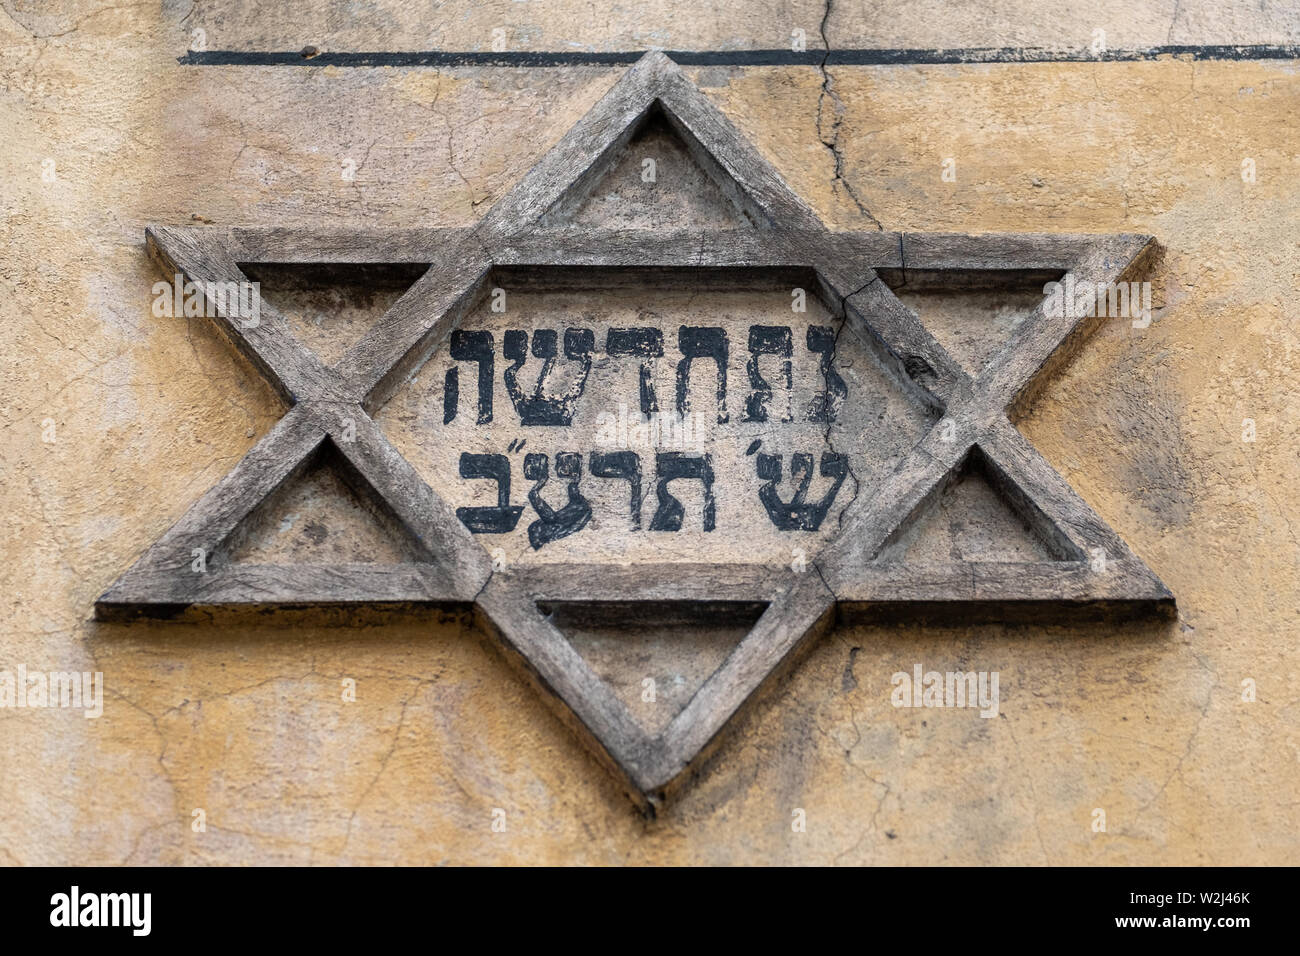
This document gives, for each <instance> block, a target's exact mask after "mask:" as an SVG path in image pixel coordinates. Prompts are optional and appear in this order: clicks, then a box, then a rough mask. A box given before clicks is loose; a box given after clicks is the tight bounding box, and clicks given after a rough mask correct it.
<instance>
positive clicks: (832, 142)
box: [817, 0, 885, 232]
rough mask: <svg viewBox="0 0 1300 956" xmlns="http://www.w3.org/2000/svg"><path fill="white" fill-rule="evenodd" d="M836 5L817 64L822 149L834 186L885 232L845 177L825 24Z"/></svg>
mask: <svg viewBox="0 0 1300 956" xmlns="http://www.w3.org/2000/svg"><path fill="white" fill-rule="evenodd" d="M834 5H835V0H826V10H825V12H824V13H823V14H822V22H821V25H820V26H819V27H818V29H819V31H820V32H821V37H822V46H823V47H825V49H826V53H825V55H824V56H822V61H821V63H819V64H818V65H817V69H818V70H820V71H821V75H822V88H821V93H820V94H819V95H818V97H817V138H818V139H819V140H821V144H822V145H823V146H825V147H826V148H827V149H828V150H830V154H831V159H832V160H833V161H834V163H835V167H834V169H835V172H834V175H833V176H832V177H831V185H832V187H835V186H839V187H842V188H843V189H844V192H845V193H847V194H848V197H849V198H850V199H851V200H853V205H855V206H856V207H857V208H858V212H860V213H861V214H862V215H864V216H866V217H867V218H868V219H870V220H871V222H872V223H873V224H874V225H875V227H876V228H877V229H879V230H881V231H882V232H883V231H884V228H885V227H884V226H882V225H881V224H880V220H879V219H877V218H876V217H875V216H873V215H872V214H871V210H870V209H868V208H867V207H866V205H865V204H864V203H863V202H862V200H861V199H860V198H858V194H857V192H856V191H855V190H854V189H853V187H852V186H851V185H850V184H849V181H848V180H847V179H845V178H844V154H843V153H842V152H841V151H840V146H839V140H840V126H841V125H842V124H843V122H844V101H843V100H841V99H840V97H839V94H837V93H836V92H835V81H834V80H833V79H832V78H831V74H830V70H828V69H827V68H826V64H827V61H829V60H830V58H831V43H830V40H829V39H827V37H826V23H827V21H829V20H830V18H831V9H832V7H834ZM827 97H829V98H830V100H831V105H832V111H833V115H834V122H833V123H831V135H830V138H829V139H827V137H826V134H825V133H824V132H823V128H824V127H823V122H822V116H823V111H824V108H825V104H826V99H827Z"/></svg>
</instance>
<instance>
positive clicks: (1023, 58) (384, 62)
mask: <svg viewBox="0 0 1300 956" xmlns="http://www.w3.org/2000/svg"><path fill="white" fill-rule="evenodd" d="M644 53H645V51H643V50H632V51H624V52H611V53H594V52H588V51H583V50H572V51H567V52H563V51H555V52H529V51H523V50H512V51H507V52H504V53H483V52H475V51H464V52H456V51H450V50H430V51H425V52H415V51H412V52H401V51H397V52H389V53H383V52H377V53H346V52H332V51H324V52H320V53H314V54H309V53H307V52H288V53H283V52H276V51H259V50H203V51H197V50H191V51H190V52H188V53H186V54H185V55H184V56H182V57H179V58H178V62H179V63H181V64H183V65H185V66H346V67H366V66H372V67H373V66H434V67H450V66H506V67H547V66H628V65H629V64H632V63H635V62H636V61H637V60H638V59H639V58H640V57H641V56H643V55H644ZM664 53H666V54H667V55H668V56H669V57H670V58H672V59H673V60H674V61H675V62H677V63H680V64H681V65H682V66H821V65H822V64H823V63H825V64H826V65H828V66H911V65H926V64H945V63H1133V62H1138V61H1147V60H1158V59H1160V58H1162V57H1182V58H1185V59H1190V60H1293V59H1300V44H1260V45H1248V46H1230V45H1209V46H1182V45H1177V44H1175V45H1166V46H1153V47H1145V48H1142V49H1137V50H1105V51H1103V52H1101V53H1093V52H1092V51H1091V50H1090V49H1087V48H1082V49H1062V50H1053V49H1043V48H1038V47H976V48H965V49H951V50H831V51H830V52H829V53H827V52H826V51H825V50H806V51H803V52H795V51H791V50H665V51H664Z"/></svg>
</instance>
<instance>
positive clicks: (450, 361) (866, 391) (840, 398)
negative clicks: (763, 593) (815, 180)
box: [379, 274, 929, 563]
mask: <svg viewBox="0 0 1300 956" xmlns="http://www.w3.org/2000/svg"><path fill="white" fill-rule="evenodd" d="M499 281H500V282H501V283H502V284H501V285H500V286H495V287H494V290H495V289H499V290H501V291H500V292H496V291H493V292H492V293H491V294H489V295H486V296H485V297H484V301H483V303H482V305H481V306H480V307H479V308H478V309H477V310H476V311H475V312H474V313H473V314H472V315H471V316H469V317H468V318H467V319H466V321H465V322H463V323H462V324H461V326H460V327H458V328H457V329H455V330H454V331H453V332H452V333H451V336H450V339H449V342H448V347H447V349H446V350H445V352H443V353H442V354H440V355H438V356H435V358H434V359H433V360H431V362H430V363H429V364H428V365H427V366H426V367H425V368H424V369H421V370H419V371H417V372H416V374H415V375H414V376H412V378H411V380H410V381H408V382H407V383H405V385H403V386H402V387H401V388H400V389H399V390H398V391H397V393H396V394H395V396H394V397H393V399H392V400H391V401H390V402H389V403H388V405H387V406H386V407H385V408H384V409H383V410H382V412H381V414H380V416H379V421H380V425H381V427H382V428H383V429H384V430H385V432H386V433H387V434H388V435H389V436H390V438H391V439H392V440H393V442H394V443H395V444H396V445H397V447H398V448H399V449H400V450H401V451H402V453H403V454H404V455H405V456H406V457H407V458H408V459H409V460H410V461H411V462H412V463H413V464H414V465H415V466H416V468H417V469H419V470H420V472H421V474H422V475H423V476H424V477H425V479H426V480H428V481H429V483H430V484H431V485H432V486H433V487H434V488H435V489H436V490H437V491H438V493H439V494H440V495H442V496H444V497H445V498H446V499H447V500H448V501H450V502H454V503H455V505H456V506H457V512H456V513H457V515H458V516H459V517H460V520H461V521H462V522H463V523H464V525H465V527H466V528H468V529H469V530H470V531H471V532H473V533H474V534H475V535H476V536H477V537H478V538H479V539H480V540H481V543H482V544H483V545H484V546H486V547H488V548H489V550H491V549H495V548H503V549H504V550H505V551H506V553H507V554H509V555H510V556H511V558H512V559H517V560H526V561H545V560H548V559H549V560H567V561H572V560H590V559H592V558H595V557H606V556H608V557H617V558H622V559H638V560H639V559H650V558H657V557H662V558H673V557H693V558H695V559H706V558H707V559H709V560H718V561H746V562H768V563H773V562H777V563H788V562H789V561H790V560H791V553H792V550H793V549H795V548H802V549H806V548H807V547H808V546H809V545H810V543H815V542H816V541H818V540H820V539H822V538H824V537H825V536H826V535H827V534H829V533H831V532H833V531H834V530H835V528H836V526H837V523H838V520H839V517H840V515H841V514H842V513H843V511H844V509H845V507H846V506H847V504H848V503H849V501H850V500H851V499H852V498H853V497H854V496H855V495H857V494H861V493H862V490H863V488H864V487H867V486H869V485H870V484H871V483H872V482H873V481H874V480H875V479H876V478H877V477H878V476H879V474H880V472H881V470H882V468H885V467H887V466H888V464H889V463H890V462H891V461H893V460H895V459H896V457H897V456H898V455H900V454H901V453H902V452H903V451H904V450H905V449H906V448H908V447H911V446H912V445H913V444H915V442H916V440H917V438H918V437H919V436H920V435H921V434H922V433H923V431H924V429H925V428H926V427H928V423H929V418H927V416H926V415H925V413H924V412H923V411H922V410H921V409H919V408H917V407H916V404H915V403H914V402H910V401H908V400H906V399H905V398H904V396H903V395H902V394H901V392H900V389H899V387H898V386H897V384H896V383H895V382H893V381H891V380H890V378H889V377H888V375H887V373H886V372H885V370H884V369H883V368H882V366H881V364H880V362H879V360H878V358H877V357H876V356H874V355H873V354H872V353H871V352H870V351H869V349H868V348H866V347H865V346H864V345H863V344H862V343H861V341H859V340H858V339H857V338H856V337H853V336H841V335H839V332H840V324H841V320H840V319H839V318H838V317H837V316H836V315H834V314H833V313H832V312H831V311H830V309H829V308H828V307H827V306H826V304H825V303H823V302H822V301H821V300H820V299H818V298H817V297H816V296H814V295H812V294H811V291H810V290H808V289H804V288H802V287H800V286H795V285H792V283H793V282H795V281H798V277H792V278H789V279H788V280H786V281H782V280H781V278H780V277H773V276H762V275H758V274H755V275H752V276H750V277H748V278H747V279H745V280H743V281H739V282H737V281H733V282H729V283H728V284H727V286H726V287H718V286H716V285H714V286H711V285H710V284H709V282H708V281H704V280H698V279H692V280H689V281H686V282H681V281H677V282H666V281H663V280H658V281H650V282H647V281H646V280H645V279H644V277H635V278H629V279H627V280H625V281H621V282H617V281H616V282H605V283H602V284H599V285H591V286H581V285H578V286H573V287H569V288H560V289H556V288H549V287H547V286H546V285H545V284H544V283H543V284H538V283H537V282H536V281H530V282H529V283H524V284H521V285H519V286H517V287H512V285H511V282H510V278H509V276H508V275H507V276H502V277H501V278H500V279H499ZM499 308H503V311H495V310H496V309H499ZM433 435H438V436H439V439H438V440H437V441H432V440H430V439H431V436H433Z"/></svg>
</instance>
